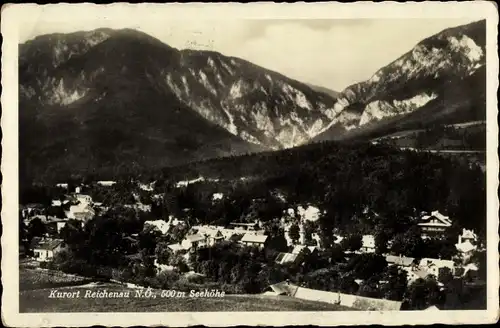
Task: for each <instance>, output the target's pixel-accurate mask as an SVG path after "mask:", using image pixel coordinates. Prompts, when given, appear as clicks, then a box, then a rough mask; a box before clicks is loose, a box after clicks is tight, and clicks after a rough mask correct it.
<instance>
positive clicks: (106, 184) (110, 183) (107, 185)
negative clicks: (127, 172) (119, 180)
mask: <svg viewBox="0 0 500 328" xmlns="http://www.w3.org/2000/svg"><path fill="white" fill-rule="evenodd" d="M97 184H98V185H100V186H103V187H111V186H112V185H114V184H116V181H97Z"/></svg>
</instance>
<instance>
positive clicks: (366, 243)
mask: <svg viewBox="0 0 500 328" xmlns="http://www.w3.org/2000/svg"><path fill="white" fill-rule="evenodd" d="M361 252H363V253H375V237H374V236H373V235H364V236H363V238H362V246H361Z"/></svg>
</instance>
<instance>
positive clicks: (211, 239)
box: [207, 230, 225, 246]
mask: <svg viewBox="0 0 500 328" xmlns="http://www.w3.org/2000/svg"><path fill="white" fill-rule="evenodd" d="M224 239H225V238H224V235H223V234H222V232H220V231H219V230H217V231H216V232H215V234H210V235H207V245H208V246H213V245H215V244H217V243H218V242H221V241H223V240H224Z"/></svg>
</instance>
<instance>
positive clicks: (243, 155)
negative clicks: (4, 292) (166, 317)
mask: <svg viewBox="0 0 500 328" xmlns="http://www.w3.org/2000/svg"><path fill="white" fill-rule="evenodd" d="M422 5H424V7H422V8H425V5H428V4H427V3H425V4H422ZM429 5H430V4H429ZM455 5H456V4H455ZM58 6H59V5H51V6H48V7H47V10H42V9H40V7H42V6H34V7H30V8H31V9H30V8H28V9H29V12H30V13H31V12H37V13H38V14H37V15H38V16H36V17H37V18H36V19H35V20H33V21H30V23H29V24H28V23H27V24H20V25H19V27H18V30H19V31H18V39H17V40H16V41H17V42H15V44H14V45H13V47H14V48H16V49H15V51H16V53H17V55H16V56H17V58H16V61H17V66H16V68H15V70H16V74H17V85H15V88H16V89H17V106H18V108H17V120H18V121H17V124H18V127H17V128H16V130H17V135H14V138H17V139H16V140H15V141H13V142H15V143H16V144H17V147H18V159H17V162H16V164H15V166H16V167H17V170H18V175H17V176H14V177H12V178H13V179H14V180H15V181H14V182H15V183H17V184H18V185H17V187H16V188H17V189H15V190H18V191H17V193H16V197H18V198H17V208H16V209H15V210H13V209H12V210H9V212H7V210H8V209H4V210H3V211H2V221H5V220H6V218H5V217H4V215H5V216H7V213H8V216H13V217H11V218H10V217H9V218H8V219H9V221H10V224H11V225H14V224H13V223H12V222H15V221H16V220H17V221H18V227H13V230H14V229H17V232H16V233H17V236H18V237H17V242H18V250H17V246H16V245H15V244H14V242H15V241H12V242H11V243H12V244H13V245H10V247H11V248H10V250H11V251H12V252H15V253H16V256H15V261H16V263H11V266H12V267H14V268H13V272H14V273H13V274H12V275H13V276H10V278H9V279H12V281H18V284H16V285H15V286H16V289H17V290H16V291H15V295H17V296H18V299H19V301H18V305H16V308H17V310H18V312H19V314H30V315H31V314H33V315H49V316H48V317H47V318H49V317H50V315H51V314H60V313H109V314H112V313H117V312H120V313H123V312H124V313H125V314H124V315H125V316H127V315H128V314H127V313H132V312H148V313H165V312H169V313H170V312H179V313H183V312H231V313H234V314H235V315H237V314H238V313H239V312H257V313H258V312H270V311H272V312H276V313H279V312H293V313H300V312H304V313H305V312H310V311H314V312H335V313H339V315H348V314H342V312H346V311H374V312H379V313H386V312H388V314H386V316H389V315H392V314H397V313H399V312H405V313H406V312H408V315H412V314H416V313H418V312H419V311H427V312H425V313H426V314H424V313H420V314H419V316H420V317H422V316H423V317H425V316H426V315H427V314H429V316H428V318H433V317H436V318H439V316H440V315H443V313H446V312H447V311H448V312H450V311H460V312H461V313H464V311H465V313H466V312H467V311H471V313H478V312H477V311H479V312H480V311H486V310H487V309H491V307H492V306H493V307H494V308H495V309H498V295H496V296H494V297H495V298H493V301H495V300H496V304H491V299H489V297H488V295H489V294H488V292H487V291H488V289H489V288H492V289H495V288H497V287H498V286H495V285H488V283H487V282H488V281H491V280H488V279H491V277H490V276H489V275H493V276H495V275H496V277H498V265H497V264H498V263H497V262H498V260H495V261H496V262H491V261H489V262H488V252H487V244H488V245H490V246H491V245H493V246H494V245H495V244H494V243H497V239H495V238H498V235H497V234H496V233H495V231H494V230H495V229H496V227H495V226H493V231H490V234H488V231H489V230H488V227H491V225H490V223H488V222H489V221H488V220H493V222H497V221H496V220H498V216H496V217H495V216H493V217H489V215H490V214H491V211H490V210H489V207H488V206H490V204H489V203H488V202H489V201H490V199H491V196H492V195H490V194H489V193H490V190H491V188H490V187H488V184H489V183H493V184H494V185H495V187H494V188H493V190H496V183H497V181H496V180H497V179H498V177H497V175H498V174H497V173H495V171H493V172H491V168H493V170H494V169H495V167H496V168H497V166H496V165H497V163H496V162H497V157H496V156H497V155H496V152H495V151H494V149H493V151H494V153H493V154H491V153H488V149H490V148H488V147H491V145H492V144H489V143H490V142H493V143H494V144H495V145H496V142H497V140H493V141H490V140H489V139H488V138H487V131H489V129H490V124H493V125H492V127H491V129H496V111H497V108H494V107H490V103H491V102H490V101H489V100H488V99H489V97H494V98H495V97H496V96H495V94H493V93H489V91H488V92H487V90H489V89H488V83H489V82H488V81H489V80H488V79H490V78H491V75H490V74H491V72H492V71H493V72H494V71H495V70H497V69H498V67H497V66H498V57H492V58H489V57H488V56H489V55H490V54H491V53H492V52H491V51H490V50H489V48H487V45H488V38H487V26H488V24H489V23H488V21H489V19H487V18H485V17H480V16H477V17H474V16H470V15H468V16H467V15H463V16H450V17H448V18H446V16H445V14H443V15H442V16H441V17H440V18H437V17H434V16H429V18H427V17H424V16H422V17H416V18H413V19H407V18H406V17H405V16H400V17H396V18H394V17H392V18H387V17H384V16H380V17H373V18H359V17H357V16H356V14H355V13H354V12H353V11H351V16H350V17H348V18H346V17H341V18H336V17H332V18H321V17H319V18H316V17H311V18H307V17H301V16H299V15H295V17H288V18H281V17H278V18H272V17H271V18H269V17H265V18H258V19H255V18H254V17H251V18H245V17H244V16H241V17H240V16H238V15H237V14H235V16H234V17H235V18H234V19H232V20H230V19H227V18H226V19H225V18H223V17H222V16H215V17H213V16H210V15H208V14H207V15H197V16H193V17H190V16H188V15H187V14H186V16H185V17H184V18H183V17H182V16H177V17H174V16H173V14H172V13H170V14H169V15H167V14H166V15H167V16H165V17H168V18H166V19H161V16H160V15H155V14H154V13H155V11H154V10H152V9H149V11H148V10H147V9H148V7H147V6H144V7H138V8H139V9H140V8H142V9H141V10H139V9H137V15H132V14H127V17H126V18H125V13H123V14H122V16H117V17H121V18H120V19H111V18H112V17H115V16H116V15H115V16H113V15H114V14H115V13H116V12H117V9H116V8H118V7H106V6H94V7H97V8H95V10H94V9H93V10H94V11H93V12H96V10H97V12H99V11H100V12H101V14H100V15H101V16H99V14H96V16H91V15H90V14H89V15H86V14H81V15H82V16H70V14H69V13H70V12H71V15H73V14H75V13H77V11H75V10H73V9H71V8H68V7H73V6H72V5H68V6H67V7H64V8H67V9H65V10H67V12H68V17H61V16H58V15H57V16H56V15H55V13H56V12H64V11H62V9H61V8H62V7H61V8H60V9H61V10H60V11H57V10H56V9H57V7H58ZM61 6H62V5H61ZM89 6H92V5H89ZM122 6H125V7H126V6H128V5H122ZM130 6H131V5H130ZM310 6H311V8H312V7H313V6H314V5H313V4H310ZM14 7H16V6H14ZM43 7H44V6H43ZM75 7H76V6H75ZM131 7H132V6H131ZM163 7H166V8H169V6H163ZM180 7H183V5H181V6H180ZM186 7H188V5H186ZM208 7H211V6H210V5H207V8H208ZM480 7H482V6H480ZM51 8H52V9H51ZM113 8H114V9H113ZM132 8H134V7H132ZM166 8H165V9H166ZM276 8H278V7H276ZM282 8H285V9H286V6H285V7H282ZM379 8H380V9H381V10H382V8H383V6H380V7H379ZM440 8H444V7H440ZM464 8H466V7H464ZM7 9H8V8H7ZM18 9H19V8H18ZM28 9H27V10H28ZM91 9H92V8H91ZM108 9H109V17H108V16H105V13H106V12H108V11H107V10H108ZM181 9H182V8H181ZM487 9H490V8H487ZM134 10H135V9H134ZM179 10H180V9H177V11H179ZM228 10H229V9H228ZM276 10H278V9H276ZM164 11H168V10H164ZM20 12H22V11H21V10H18V13H20ZM129 12H130V13H132V12H134V11H131V10H129V11H127V13H129ZM162 12H163V11H162ZM174 12H176V11H175V10H174ZM201 12H202V10H201V9H200V11H199V13H201ZM207 12H208V11H207ZM238 12H241V11H238ZM489 12H492V11H491V10H489ZM146 13H151V15H150V16H148V15H147V14H146ZM407 14H411V12H407ZM239 15H241V14H239ZM302 15H303V13H302ZM2 16H3V14H2ZM80 17H81V18H80ZM360 17H361V16H360ZM443 17H444V18H443ZM495 19H497V18H495ZM21 21H22V20H21ZM2 33H4V26H3V24H2ZM495 39H496V38H495ZM488 46H489V45H488ZM493 46H494V45H493ZM495 52H496V50H493V56H497V55H496V54H495ZM490 63H491V65H492V66H489V65H490ZM497 72H498V71H497ZM494 79H496V78H495V77H494ZM2 82H3V83H5V82H4V81H2ZM12 87H13V88H14V86H12ZM2 97H3V96H2ZM495 101H496V98H495ZM2 104H3V106H2V107H4V106H5V105H4V99H2ZM494 104H495V105H496V103H494ZM4 108H5V111H7V110H10V111H14V112H16V109H15V108H13V109H9V108H6V107H4ZM491 111H492V113H493V114H492V115H493V116H491V114H490V112H491ZM4 115H5V114H4ZM487 117H493V118H494V120H491V121H490V120H488V121H487ZM2 128H3V129H7V127H6V126H4V124H3V123H2ZM9 128H11V127H9ZM3 133H6V132H3ZM14 133H15V132H14ZM495 138H496V136H495ZM487 141H488V142H487ZM4 142H6V140H4ZM487 146H488V147H487ZM490 151H491V149H490ZM487 153H488V156H487ZM4 156H9V155H8V154H6V153H4ZM490 156H493V157H490ZM487 157H488V161H487ZM4 160H6V159H5V158H4ZM491 160H493V162H492V163H493V164H492V165H495V166H492V167H490V166H489V165H490V162H491ZM487 164H488V165H487ZM3 170H4V164H2V171H3ZM496 172H498V171H496ZM3 174H4V175H5V173H4V172H3ZM492 178H493V179H494V180H493V181H492V182H491V181H489V180H490V179H492ZM6 183H7V182H6ZM2 189H4V190H3V194H5V193H6V191H5V189H6V187H4V188H2ZM487 190H488V192H487ZM493 196H494V195H493ZM11 197H12V196H11ZM493 199H494V201H495V202H496V196H494V198H493ZM495 206H497V205H495ZM4 211H5V212H4ZM497 211H498V209H495V210H494V211H493V214H495V212H497ZM488 213H490V214H488ZM15 215H17V217H15ZM487 217H488V220H487ZM495 224H496V223H495ZM5 231H6V230H5V229H4V235H5ZM492 232H493V237H491V234H492ZM9 233H10V232H9ZM12 235H13V236H14V235H15V233H14V232H12ZM3 238H6V237H5V236H4V237H3ZM12 238H14V237H12ZM490 238H494V239H492V240H490ZM487 242H488V243H487ZM492 243H493V244H492ZM12 247H16V249H15V250H13V249H12ZM492 252H497V250H496V248H495V247H493V249H492ZM493 255H494V256H493V257H495V256H497V255H495V254H493ZM489 258H490V259H491V256H490V257H489ZM487 264H488V265H487ZM492 266H493V267H492ZM11 269H12V268H11ZM14 276H15V277H14ZM6 279H7V278H6V277H4V282H3V283H4V285H5V283H6ZM495 279H497V278H495ZM493 282H495V280H493ZM4 301H5V299H4ZM2 312H3V311H2ZM257 313H255V314H253V316H257ZM391 313H392V314H391ZM122 315H123V314H122ZM229 315H231V314H229ZM299 315H300V314H299ZM2 316H4V313H2ZM226 316H227V314H226ZM283 318H285V319H283V320H286V316H283ZM346 318H349V316H347V317H346ZM350 318H351V320H353V319H352V316H350ZM200 320H201V319H200ZM221 320H222V319H221ZM438 321H439V320H438ZM200 322H202V321H200ZM220 322H223V321H220ZM245 322H247V321H242V322H241V324H243V323H245ZM283 323H284V324H286V321H284V322H283ZM373 323H376V322H373ZM406 323H407V324H411V323H412V322H411V321H408V322H406ZM75 324H76V323H75ZM80 324H81V323H80ZM125 324H126V323H125ZM289 324H290V323H289Z"/></svg>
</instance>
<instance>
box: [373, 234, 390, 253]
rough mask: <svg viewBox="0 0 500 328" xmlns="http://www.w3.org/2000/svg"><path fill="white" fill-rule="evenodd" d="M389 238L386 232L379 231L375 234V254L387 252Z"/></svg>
mask: <svg viewBox="0 0 500 328" xmlns="http://www.w3.org/2000/svg"><path fill="white" fill-rule="evenodd" d="M388 242H389V236H388V235H387V233H385V232H384V231H378V232H377V233H376V234H375V253H377V254H384V253H385V252H387V249H388V246H387V243H388Z"/></svg>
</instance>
